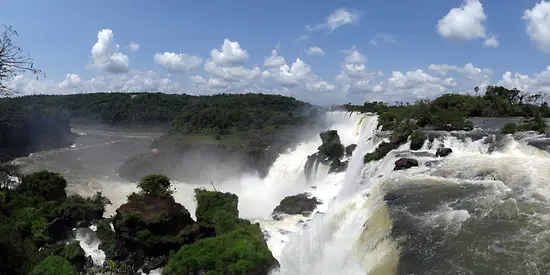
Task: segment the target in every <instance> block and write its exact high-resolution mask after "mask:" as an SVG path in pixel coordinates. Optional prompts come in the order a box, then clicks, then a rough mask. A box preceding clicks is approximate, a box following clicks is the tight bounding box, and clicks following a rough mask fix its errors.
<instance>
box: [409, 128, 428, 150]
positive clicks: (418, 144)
mask: <svg viewBox="0 0 550 275" xmlns="http://www.w3.org/2000/svg"><path fill="white" fill-rule="evenodd" d="M410 139H411V147H410V148H411V150H420V148H422V146H424V142H426V139H427V137H426V134H424V133H423V132H421V131H418V130H416V131H414V132H413V133H412V134H411V136H410Z"/></svg>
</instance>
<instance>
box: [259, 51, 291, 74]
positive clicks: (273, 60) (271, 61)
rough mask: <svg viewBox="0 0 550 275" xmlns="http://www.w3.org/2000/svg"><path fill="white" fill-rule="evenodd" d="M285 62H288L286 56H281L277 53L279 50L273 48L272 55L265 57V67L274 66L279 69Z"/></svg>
mask: <svg viewBox="0 0 550 275" xmlns="http://www.w3.org/2000/svg"><path fill="white" fill-rule="evenodd" d="M285 64H286V61H285V58H284V57H282V56H280V55H279V54H278V53H277V50H272V51H271V56H267V57H265V58H264V67H266V68H274V69H276V70H278V69H279V68H280V67H281V66H283V65H285Z"/></svg>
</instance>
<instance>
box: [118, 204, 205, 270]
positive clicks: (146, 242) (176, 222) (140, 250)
mask: <svg viewBox="0 0 550 275" xmlns="http://www.w3.org/2000/svg"><path fill="white" fill-rule="evenodd" d="M116 213H117V214H116V216H115V218H114V223H113V225H114V228H115V234H116V240H117V244H116V253H115V255H116V257H117V258H121V259H124V258H127V257H131V258H132V259H133V262H134V264H135V267H136V268H139V267H140V266H142V265H143V264H144V263H145V262H146V261H149V260H150V259H152V258H157V257H162V256H167V255H168V254H169V253H170V251H171V250H174V251H177V250H178V249H179V248H180V247H181V246H182V245H184V244H187V243H189V242H192V241H195V240H196V237H195V236H196V235H198V233H197V234H195V233H194V232H195V231H199V232H200V228H197V229H193V228H194V226H196V225H195V221H194V220H193V219H192V218H191V215H190V213H189V211H188V210H187V209H186V208H185V207H184V206H183V205H181V204H179V203H177V202H176V201H175V200H174V198H173V197H171V196H150V195H135V196H134V197H132V198H131V199H130V200H129V201H128V202H127V203H125V204H123V205H121V206H120V207H119V208H118V209H117V210H116ZM186 230H187V231H188V232H190V234H191V233H193V234H194V235H193V234H192V235H193V236H191V237H187V236H186V234H185V232H186ZM181 232H184V233H182V234H180V233H181Z"/></svg>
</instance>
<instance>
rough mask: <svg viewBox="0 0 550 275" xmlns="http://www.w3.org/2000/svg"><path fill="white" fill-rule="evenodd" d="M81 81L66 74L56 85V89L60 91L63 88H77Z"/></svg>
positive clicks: (77, 77) (75, 75) (74, 75)
mask: <svg viewBox="0 0 550 275" xmlns="http://www.w3.org/2000/svg"><path fill="white" fill-rule="evenodd" d="M81 83H82V80H81V79H80V76H78V75H77V74H67V75H66V76H65V79H64V80H63V81H62V82H61V83H59V84H58V87H59V88H61V89H64V88H77V87H80V84H81Z"/></svg>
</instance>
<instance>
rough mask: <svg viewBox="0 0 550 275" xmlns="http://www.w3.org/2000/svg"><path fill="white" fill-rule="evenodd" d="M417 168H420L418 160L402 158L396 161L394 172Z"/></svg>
mask: <svg viewBox="0 0 550 275" xmlns="http://www.w3.org/2000/svg"><path fill="white" fill-rule="evenodd" d="M415 166H418V161H417V160H415V159H411V158H400V159H398V160H396V161H395V167H394V168H393V170H406V169H409V168H411V167H415Z"/></svg>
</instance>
